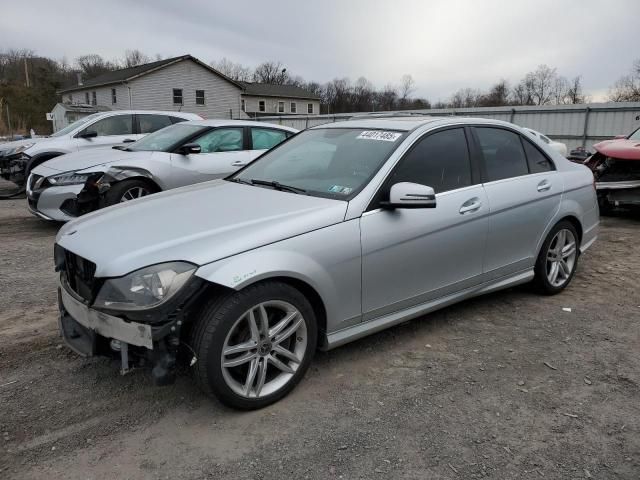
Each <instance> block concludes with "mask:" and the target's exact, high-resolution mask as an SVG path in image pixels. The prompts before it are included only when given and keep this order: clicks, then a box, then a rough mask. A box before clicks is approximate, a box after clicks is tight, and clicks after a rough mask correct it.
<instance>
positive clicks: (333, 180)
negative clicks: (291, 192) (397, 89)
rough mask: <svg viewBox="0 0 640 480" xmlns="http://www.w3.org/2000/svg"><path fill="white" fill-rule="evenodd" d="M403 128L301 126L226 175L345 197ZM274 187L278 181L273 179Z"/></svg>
mask: <svg viewBox="0 0 640 480" xmlns="http://www.w3.org/2000/svg"><path fill="white" fill-rule="evenodd" d="M403 138H404V133H402V132H395V131H383V130H365V129H362V128H324V129H313V130H306V131H304V132H302V133H300V134H298V135H296V136H295V137H292V138H291V139H290V140H288V141H286V142H285V143H283V144H281V145H280V146H278V147H276V148H275V149H273V150H271V151H269V152H267V153H265V154H264V155H263V156H262V157H260V159H259V160H256V161H255V162H254V163H252V164H251V165H249V166H248V167H247V168H245V169H244V170H242V171H241V172H239V173H238V174H236V175H234V176H233V177H232V178H230V180H235V181H241V182H249V183H250V182H251V181H252V180H254V181H259V182H261V183H260V184H262V185H264V184H265V182H277V184H282V185H284V186H287V187H294V188H295V189H302V190H303V191H304V193H306V194H308V195H314V196H320V197H328V198H336V199H340V200H349V199H350V198H351V197H353V196H354V195H355V194H356V193H358V192H359V191H360V190H361V189H362V188H364V186H365V185H366V184H367V183H368V182H369V180H370V179H371V178H372V177H373V175H374V174H375V173H376V172H377V171H378V169H379V168H380V167H381V166H382V164H383V163H384V162H385V160H386V159H387V158H388V157H389V155H391V153H392V152H393V151H394V150H395V149H396V148H397V147H398V145H400V143H401V142H402V140H403ZM274 188H277V185H274Z"/></svg>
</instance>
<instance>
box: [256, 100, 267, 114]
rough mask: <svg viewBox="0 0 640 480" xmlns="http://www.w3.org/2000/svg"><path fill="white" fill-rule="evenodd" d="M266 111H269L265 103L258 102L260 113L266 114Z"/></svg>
mask: <svg viewBox="0 0 640 480" xmlns="http://www.w3.org/2000/svg"><path fill="white" fill-rule="evenodd" d="M266 110H267V109H266V106H265V102H264V100H260V101H259V102H258V111H259V112H266Z"/></svg>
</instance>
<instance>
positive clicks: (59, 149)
mask: <svg viewBox="0 0 640 480" xmlns="http://www.w3.org/2000/svg"><path fill="white" fill-rule="evenodd" d="M200 119H202V117H201V116H200V115H196V114H195V113H184V112H159V111H152V110H115V111H108V112H100V113H94V114H93V115H89V116H87V117H84V118H81V119H80V120H78V121H76V122H74V123H72V124H71V125H68V126H67V127H65V128H63V129H62V130H59V131H57V132H56V133H54V134H53V135H50V136H48V137H40V138H28V139H25V140H19V141H14V142H8V143H3V144H1V145H0V176H2V178H4V179H5V180H9V181H10V182H13V183H15V184H16V185H18V186H20V187H21V186H23V185H24V183H25V180H26V178H27V177H28V176H29V172H30V171H31V170H33V169H34V168H35V167H36V166H38V165H40V164H41V163H43V162H46V161H47V160H50V159H52V158H54V157H58V156H60V155H63V154H65V153H71V152H77V151H80V150H86V149H89V148H98V147H110V146H112V145H118V144H121V143H127V142H135V141H136V140H139V139H140V138H142V137H144V136H145V135H146V134H147V133H151V132H155V131H156V130H159V129H161V128H164V127H166V126H168V125H172V124H174V123H178V122H184V121H187V120H200Z"/></svg>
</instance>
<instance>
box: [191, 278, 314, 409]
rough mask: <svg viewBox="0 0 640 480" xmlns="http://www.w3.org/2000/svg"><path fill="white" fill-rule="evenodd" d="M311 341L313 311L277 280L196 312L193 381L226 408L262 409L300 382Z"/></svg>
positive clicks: (217, 300) (298, 294) (311, 349)
mask: <svg viewBox="0 0 640 480" xmlns="http://www.w3.org/2000/svg"><path fill="white" fill-rule="evenodd" d="M264 322H266V323H264ZM317 337H318V332H317V323H316V318H315V315H314V311H313V308H312V307H311V305H310V303H309V301H308V300H307V298H306V297H305V296H304V295H303V294H302V293H301V292H300V291H298V290H297V289H295V288H293V287H292V286H290V285H288V284H286V283H283V282H277V281H266V282H262V283H258V284H254V285H250V286H248V287H247V288H245V289H243V290H240V291H238V292H233V293H231V294H228V295H226V296H223V297H220V298H214V299H211V300H210V301H209V302H208V303H207V304H206V305H205V306H204V307H203V309H202V311H201V312H200V314H199V316H198V318H197V320H196V321H195V324H194V325H193V330H192V334H191V345H192V347H193V349H194V351H195V354H196V357H197V359H198V360H197V362H196V364H195V365H194V377H195V380H196V382H197V384H198V386H199V387H200V388H201V389H202V390H203V391H204V392H205V393H207V394H208V395H210V396H215V397H216V398H218V399H219V400H220V401H221V402H222V403H224V404H225V405H227V406H229V407H232V408H236V409H240V410H254V409H258V408H263V407H266V406H267V405H270V404H272V403H274V402H277V401H278V400H280V399H281V398H283V397H284V396H285V395H287V394H288V393H289V392H290V391H291V390H293V388H294V387H295V386H296V385H297V384H298V382H299V381H300V380H301V379H302V377H303V376H304V374H305V372H306V371H307V369H308V368H309V364H310V363H311V359H312V358H313V355H314V353H315V349H316V345H317Z"/></svg>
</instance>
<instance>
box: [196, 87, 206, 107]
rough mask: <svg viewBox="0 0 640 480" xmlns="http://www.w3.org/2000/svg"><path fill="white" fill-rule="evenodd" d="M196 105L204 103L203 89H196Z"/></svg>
mask: <svg viewBox="0 0 640 480" xmlns="http://www.w3.org/2000/svg"><path fill="white" fill-rule="evenodd" d="M196 105H204V90H196Z"/></svg>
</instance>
